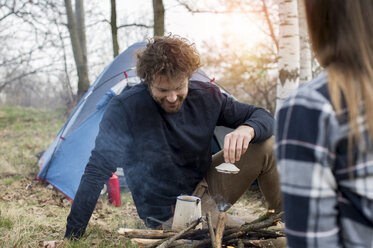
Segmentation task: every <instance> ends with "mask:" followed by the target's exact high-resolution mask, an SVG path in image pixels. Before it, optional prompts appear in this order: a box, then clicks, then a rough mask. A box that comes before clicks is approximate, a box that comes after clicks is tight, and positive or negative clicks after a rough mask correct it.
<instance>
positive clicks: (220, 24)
mask: <svg viewBox="0 0 373 248" xmlns="http://www.w3.org/2000/svg"><path fill="white" fill-rule="evenodd" d="M107 2H108V1H107ZM202 2H209V3H213V2H214V1H213V0H209V1H202ZM117 5H118V10H119V11H118V13H121V10H123V9H128V7H129V6H130V7H131V8H132V9H134V10H136V11H137V12H139V13H141V12H143V13H144V12H147V13H148V14H151V15H152V14H153V13H152V1H150V0H136V1H133V0H126V1H123V0H122V1H117ZM164 6H165V9H166V11H165V22H166V23H165V26H166V32H171V33H173V34H178V35H181V36H183V37H186V38H188V39H190V40H192V41H193V42H195V43H196V45H197V48H198V47H201V46H202V43H203V42H209V41H211V42H212V41H215V42H218V43H219V42H221V41H222V40H223V36H224V35H225V36H230V37H231V38H232V39H236V40H241V41H245V43H246V45H247V46H254V45H255V44H256V43H257V42H258V41H260V39H263V38H264V36H265V35H264V34H263V33H262V32H261V31H260V29H259V28H258V26H256V24H255V23H254V22H253V20H254V19H255V17H253V16H249V15H248V14H237V13H236V14H232V15H217V14H207V13H203V14H191V13H189V12H188V11H187V10H186V9H185V8H184V7H183V6H180V5H179V4H178V3H177V2H176V1H175V0H164ZM147 10H148V11H147ZM119 18H120V16H119Z"/></svg>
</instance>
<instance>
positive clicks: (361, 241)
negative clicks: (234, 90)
mask: <svg viewBox="0 0 373 248" xmlns="http://www.w3.org/2000/svg"><path fill="white" fill-rule="evenodd" d="M305 7H306V16H307V23H308V29H309V36H310V40H311V43H312V47H313V51H314V53H315V55H316V57H317V59H318V61H319V63H320V65H321V66H323V67H324V68H325V72H324V73H322V74H321V75H320V76H319V77H317V78H316V79H314V80H312V81H311V82H309V83H307V84H305V85H303V86H302V87H300V88H299V89H298V90H297V91H296V92H294V93H293V94H292V95H291V96H290V97H289V98H288V99H287V100H286V101H285V102H284V103H283V105H282V107H281V109H280V110H279V111H278V113H277V118H276V122H277V130H276V156H277V163H278V167H279V171H280V175H281V189H282V193H283V201H284V211H285V225H286V234H287V238H288V245H289V247H302V248H303V247H322V248H325V247H354V248H356V247H373V144H372V143H373V142H372V140H373V1H371V0H305Z"/></svg>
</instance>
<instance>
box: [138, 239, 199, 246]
mask: <svg viewBox="0 0 373 248" xmlns="http://www.w3.org/2000/svg"><path fill="white" fill-rule="evenodd" d="M161 241H162V239H140V238H133V239H131V242H132V243H136V244H137V245H138V246H139V247H143V246H148V245H154V244H155V243H158V242H161ZM194 242H196V241H195V240H190V239H178V240H175V241H174V242H173V243H172V247H177V246H185V245H188V244H189V245H190V244H193V243H194Z"/></svg>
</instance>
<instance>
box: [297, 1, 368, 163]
mask: <svg viewBox="0 0 373 248" xmlns="http://www.w3.org/2000/svg"><path fill="white" fill-rule="evenodd" d="M304 1H305V9H306V16H307V23H308V31H309V36H310V40H311V44H312V48H313V51H314V52H315V55H316V58H317V59H318V61H319V63H320V65H321V66H323V67H324V68H325V69H326V70H327V71H328V75H329V91H330V95H331V100H332V103H333V106H334V108H335V109H336V111H337V113H340V112H341V111H343V109H342V108H343V106H346V107H347V110H348V115H349V125H350V131H349V150H350V151H351V148H352V144H353V143H355V142H356V141H362V140H363V139H361V138H362V135H361V129H359V128H361V126H362V125H367V129H368V130H369V134H370V137H371V140H373V1H371V0H304ZM361 110H363V112H361ZM359 111H360V112H359ZM361 114H362V115H363V116H365V120H364V121H363V123H360V122H359V121H360V119H361V118H360V119H359V118H358V117H359V116H360V115H361ZM350 162H351V161H350Z"/></svg>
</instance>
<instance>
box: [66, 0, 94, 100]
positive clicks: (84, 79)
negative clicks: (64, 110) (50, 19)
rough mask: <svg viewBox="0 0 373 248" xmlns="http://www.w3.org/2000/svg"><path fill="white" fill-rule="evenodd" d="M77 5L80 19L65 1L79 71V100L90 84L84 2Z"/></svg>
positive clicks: (69, 0) (76, 8)
mask: <svg viewBox="0 0 373 248" xmlns="http://www.w3.org/2000/svg"><path fill="white" fill-rule="evenodd" d="M75 3H76V4H75V11H76V16H79V18H76V17H75V16H74V11H73V8H72V5H71V0H65V7H66V14H67V23H68V25H67V26H68V29H69V33H70V39H71V46H72V49H73V53H74V59H75V63H76V68H77V71H78V78H79V80H78V98H80V97H81V96H82V95H83V94H84V93H85V92H86V91H87V89H88V88H89V85H90V83H89V78H88V66H87V48H86V42H85V27H84V25H85V23H84V5H83V0H76V1H75ZM80 15H83V16H80ZM82 32H84V33H82Z"/></svg>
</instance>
